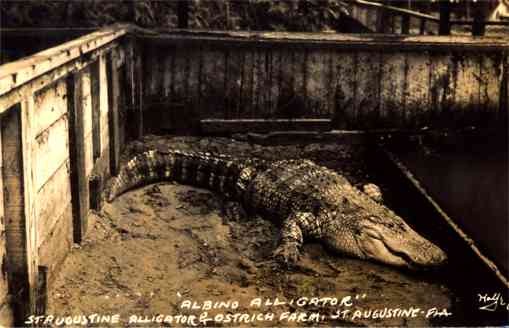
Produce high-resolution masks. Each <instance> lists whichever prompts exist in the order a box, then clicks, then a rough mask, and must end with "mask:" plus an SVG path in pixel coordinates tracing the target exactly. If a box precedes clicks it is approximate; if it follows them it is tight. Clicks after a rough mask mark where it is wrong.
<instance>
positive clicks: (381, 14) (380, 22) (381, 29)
mask: <svg viewBox="0 0 509 328" xmlns="http://www.w3.org/2000/svg"><path fill="white" fill-rule="evenodd" d="M387 16H388V14H387V11H386V10H385V8H384V7H381V8H380V9H379V10H378V15H377V22H376V25H377V26H376V32H377V33H385V31H386V24H387Z"/></svg>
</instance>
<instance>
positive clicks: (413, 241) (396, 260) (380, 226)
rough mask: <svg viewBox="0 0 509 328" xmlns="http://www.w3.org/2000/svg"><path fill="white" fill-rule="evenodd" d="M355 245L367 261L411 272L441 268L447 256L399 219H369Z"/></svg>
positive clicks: (363, 225)
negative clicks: (406, 269)
mask: <svg viewBox="0 0 509 328" xmlns="http://www.w3.org/2000/svg"><path fill="white" fill-rule="evenodd" d="M357 243H358V245H359V247H360V250H361V252H362V253H363V255H364V256H365V257H366V258H371V259H373V260H376V261H379V262H383V263H387V264H391V265H395V266H401V267H407V268H410V269H426V268H431V267H437V266H441V265H444V264H445V263H446V262H447V255H446V254H445V252H444V251H443V250H442V249H440V247H438V246H436V245H435V244H433V243H432V242H430V241H429V240H427V239H426V238H424V237H422V236H421V235H419V234H418V233H417V232H415V231H414V230H413V229H412V228H410V227H409V226H408V225H407V224H406V223H405V222H404V221H403V220H402V219H400V218H399V217H396V218H391V219H389V220H387V219H385V220H383V219H379V218H376V217H375V218H374V217H371V218H369V219H368V220H366V221H365V222H364V223H363V224H362V228H361V233H360V234H359V237H358V240H357Z"/></svg>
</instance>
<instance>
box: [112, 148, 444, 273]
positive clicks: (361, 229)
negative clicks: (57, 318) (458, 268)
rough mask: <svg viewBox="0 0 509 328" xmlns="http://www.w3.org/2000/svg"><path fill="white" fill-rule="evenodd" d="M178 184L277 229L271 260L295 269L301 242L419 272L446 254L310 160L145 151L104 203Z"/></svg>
mask: <svg viewBox="0 0 509 328" xmlns="http://www.w3.org/2000/svg"><path fill="white" fill-rule="evenodd" d="M159 181H175V182H177V183H181V184H187V185H192V186H196V187H202V188H206V189H209V190H212V191H218V192H221V193H222V194H224V195H225V196H227V197H229V198H231V199H234V200H236V201H238V202H239V203H240V204H241V205H242V206H243V207H244V209H245V210H246V211H253V213H258V214H260V215H262V216H263V217H265V218H270V220H271V221H273V222H274V223H277V224H278V225H279V226H280V227H281V231H280V242H279V245H278V247H277V248H276V249H275V251H274V253H273V254H274V256H275V257H276V258H278V259H279V260H281V261H282V262H284V263H287V264H295V263H296V262H297V261H298V258H299V256H300V248H301V246H302V244H303V242H304V240H305V239H306V240H307V239H314V240H317V241H319V242H321V243H323V244H324V245H325V246H326V247H327V248H329V249H331V250H332V251H334V252H336V253H341V254H344V255H347V256H352V257H356V258H361V259H370V260H375V261H377V262H382V263H385V264H389V265H394V266H398V267H405V268H410V269H419V268H421V269H424V268H430V267H437V266H439V265H441V264H443V263H445V262H446V260H447V256H446V254H445V253H444V252H443V251H442V250H441V249H440V248H439V247H438V246H436V245H434V244H433V243H431V242H430V241H428V240H427V239H425V238H424V237H422V236H420V235H419V234H418V233H417V232H415V231H414V230H413V229H412V228H410V226H409V225H408V224H407V223H406V222H405V221H404V220H403V219H402V218H401V217H399V216H398V215H396V214H395V213H394V212H393V211H391V210H390V209H389V208H387V207H386V206H384V205H383V204H381V203H379V202H377V201H375V200H374V199H372V198H371V197H369V196H368V195H366V194H365V193H363V192H361V191H360V190H359V189H357V188H355V187H354V186H353V185H352V184H350V183H349V182H348V180H347V179H346V178H345V177H343V176H342V175H340V174H338V173H336V172H335V171H333V170H331V169H328V168H326V167H323V166H320V165H317V164H315V163H314V162H312V161H310V160H307V159H295V160H281V161H276V162H265V161H261V160H255V159H244V160H243V159H239V158H234V157H230V156H226V155H213V154H210V153H192V152H182V151H170V150H168V151H161V150H149V151H146V152H143V153H140V154H138V155H136V156H134V157H133V158H132V159H131V160H129V161H128V162H127V163H126V164H125V165H122V166H121V169H120V170H119V174H118V175H117V176H116V177H113V178H112V180H111V183H110V185H109V187H108V189H107V194H106V197H107V201H108V202H112V201H113V200H114V199H115V198H116V197H117V196H118V195H120V194H122V193H124V192H126V191H128V190H130V189H133V188H136V187H141V186H143V185H147V184H150V183H155V182H159Z"/></svg>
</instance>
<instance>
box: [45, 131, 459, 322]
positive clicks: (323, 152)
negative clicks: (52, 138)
mask: <svg viewBox="0 0 509 328" xmlns="http://www.w3.org/2000/svg"><path fill="white" fill-rule="evenodd" d="M149 147H165V148H167V147H171V148H176V149H194V150H204V149H207V150H208V151H219V150H221V152H223V153H232V154H237V155H239V156H243V155H257V156H260V157H264V158H267V159H275V158H283V157H284V158H288V157H308V158H312V159H315V160H319V162H320V163H321V164H323V165H328V166H330V167H333V168H336V169H339V170H341V172H342V173H343V174H345V175H346V176H347V177H348V178H349V179H350V180H351V181H352V182H353V183H354V184H358V185H360V184H362V183H364V182H367V181H369V174H368V173H367V172H366V170H365V168H364V164H365V163H363V161H362V151H363V150H362V149H361V148H359V147H351V146H338V145H326V144H325V145H319V144H312V145H307V146H295V145H293V146H275V147H264V146H258V145H251V144H249V143H247V142H240V141H232V140H228V139H220V138H217V139H198V138H190V137H187V138H183V137H180V138H172V137H166V138H160V137H150V136H149V137H146V138H145V140H144V142H143V143H141V142H137V143H135V144H132V145H130V146H129V149H128V151H127V152H126V153H127V154H126V157H128V156H129V155H128V154H129V153H132V152H135V151H140V150H143V149H145V148H149ZM235 208H237V207H236V206H235V204H233V203H231V202H229V201H227V200H225V199H223V198H222V197H221V195H218V194H214V193H211V192H209V191H206V190H203V189H198V188H193V187H189V186H182V185H177V184H172V183H158V184H154V185H150V186H147V187H144V188H141V189H138V190H134V191H131V192H128V193H126V194H124V195H122V196H121V197H119V198H118V199H116V200H115V201H114V202H113V203H111V204H105V206H104V207H103V209H102V211H101V212H99V213H92V214H91V215H90V220H91V228H90V231H89V233H88V237H87V239H86V240H85V241H84V243H83V244H82V245H80V246H77V247H75V248H73V250H72V252H71V253H70V254H69V256H68V257H67V259H66V261H65V263H64V264H63V266H62V269H61V272H60V274H59V277H58V278H57V279H56V281H55V282H54V283H53V284H52V287H51V290H50V294H49V308H48V311H47V312H48V314H52V315H55V316H66V315H91V314H94V313H98V314H104V315H114V314H119V315H120V320H121V323H120V324H112V326H142V327H152V326H188V325H191V324H192V322H189V321H186V323H184V324H179V323H176V322H175V320H176V316H177V315H188V316H189V315H196V316H197V317H200V315H203V313H204V312H207V314H206V317H207V318H214V316H215V315H216V314H219V315H221V314H223V315H226V314H228V313H230V314H236V313H246V314H256V313H263V314H267V313H268V314H273V315H274V317H273V319H272V320H268V321H263V320H252V321H249V320H248V321H247V322H230V323H228V322H225V321H224V320H219V319H221V316H219V317H216V318H219V319H218V320H217V321H215V322H214V321H209V322H207V323H206V324H207V325H209V326H298V325H313V326H316V325H341V326H342V325H368V326H373V325H378V326H394V325H397V326H402V325H411V326H428V325H430V324H439V323H440V321H436V319H435V320H432V319H431V318H426V313H427V311H428V309H432V308H434V307H436V308H437V309H439V311H441V310H442V309H443V308H448V307H450V305H451V302H452V300H451V297H452V296H451V293H450V291H449V290H448V289H447V288H446V287H445V286H443V283H441V282H440V281H434V280H433V279H432V278H431V277H429V276H426V275H423V274H415V273H411V272H403V271H400V270H397V269H394V268H390V267H386V266H383V265H378V264H375V263H370V262H367V261H361V260H356V259H350V258H345V257H341V256H337V255H335V254H331V253H329V252H328V251H327V250H326V249H324V248H323V247H322V246H321V245H319V244H316V243H307V244H306V245H305V247H304V249H303V252H302V259H301V261H300V263H299V264H298V265H297V266H295V267H291V268H287V267H284V266H281V265H279V264H278V263H276V262H275V261H274V260H273V259H272V258H271V252H272V250H273V249H274V247H275V246H276V243H277V239H278V227H277V226H274V225H273V224H272V223H270V222H269V221H267V220H264V219H263V218H261V217H257V216H252V215H251V216H249V215H247V214H245V213H243V212H242V211H234V210H231V209H235ZM276 297H277V298H278V300H280V301H281V302H286V303H285V304H282V305H272V306H269V305H262V306H261V307H257V306H253V304H252V302H253V300H256V299H257V298H263V299H264V300H266V299H269V300H272V301H274V299H275V298H276ZM302 297H307V298H308V300H309V299H311V298H312V297H318V298H324V297H332V298H337V299H338V301H339V302H341V300H342V301H343V304H336V305H331V304H330V303H328V304H327V305H324V304H323V303H320V304H306V305H302V306H301V304H300V303H298V302H297V300H299V298H301V299H300V301H303V300H304V299H302ZM349 297H351V299H350V298H349ZM185 300H191V301H193V302H197V304H196V306H197V307H200V309H189V308H187V307H186V306H183V305H185V304H186V303H185V302H184V301H185ZM207 300H210V301H225V302H226V301H230V302H233V301H237V302H238V306H236V305H235V304H234V303H233V304H232V303H230V306H229V307H228V308H222V309H211V310H207V309H205V310H204V302H205V301H207ZM292 300H293V303H292V304H290V303H291V301H292ZM322 301H323V299H322ZM307 303H309V302H307ZM411 307H414V308H419V311H417V312H418V313H417V315H415V317H394V315H393V317H391V318H384V319H380V318H376V315H375V314H374V313H373V312H371V314H370V315H368V318H358V317H355V315H354V313H355V311H356V310H362V311H369V310H376V309H384V308H387V309H397V308H401V309H410V308H411ZM338 310H339V311H342V310H349V311H350V312H349V313H347V314H346V315H345V317H344V318H342V317H339V318H336V316H335V314H336V313H337V311H338ZM288 312H293V313H296V314H298V313H306V315H307V318H308V319H309V318H310V316H312V315H313V313H317V316H316V317H311V318H314V319H316V320H317V321H318V322H317V321H307V322H306V321H300V322H296V321H294V320H288V319H286V318H287V317H286V316H287V315H288ZM285 313H286V314H285ZM357 313H358V312H357ZM386 313H387V312H386ZM159 314H161V315H163V316H165V317H164V318H165V319H166V320H167V321H168V320H170V319H172V320H173V321H172V322H171V323H168V322H167V323H157V322H148V323H147V322H145V323H142V322H140V321H138V322H137V323H134V322H131V323H129V319H130V318H133V317H132V316H147V319H149V321H150V320H151V319H152V318H157V317H154V316H157V315H159ZM170 316H172V317H171V318H170ZM281 316H283V317H281ZM162 318H163V317H159V319H160V320H163V321H164V319H162ZM188 318H189V317H188ZM222 318H223V319H224V318H226V316H223V317H222ZM304 318H305V317H304V316H302V317H301V319H304ZM269 319H270V316H269ZM196 323H198V324H199V325H204V324H205V322H199V321H197V322H196ZM104 325H107V324H106V323H103V324H98V325H96V326H104ZM89 326H94V325H93V324H89Z"/></svg>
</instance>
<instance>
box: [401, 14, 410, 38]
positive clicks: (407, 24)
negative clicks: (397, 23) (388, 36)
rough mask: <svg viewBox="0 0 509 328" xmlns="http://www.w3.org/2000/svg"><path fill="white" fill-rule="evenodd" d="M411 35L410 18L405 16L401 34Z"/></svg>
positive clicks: (403, 16) (402, 19) (402, 17)
mask: <svg viewBox="0 0 509 328" xmlns="http://www.w3.org/2000/svg"><path fill="white" fill-rule="evenodd" d="M409 33H410V16H409V15H405V14H403V15H402V16H401V34H409Z"/></svg>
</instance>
